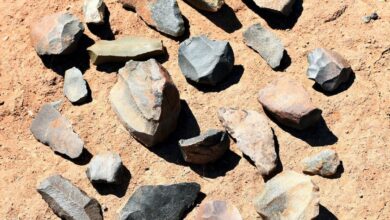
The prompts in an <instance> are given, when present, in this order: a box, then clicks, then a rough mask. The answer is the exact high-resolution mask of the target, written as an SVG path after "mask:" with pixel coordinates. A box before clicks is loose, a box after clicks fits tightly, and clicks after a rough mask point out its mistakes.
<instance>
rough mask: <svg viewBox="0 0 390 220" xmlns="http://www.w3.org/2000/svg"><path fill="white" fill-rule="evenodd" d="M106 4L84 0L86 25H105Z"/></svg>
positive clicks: (98, 0)
mask: <svg viewBox="0 0 390 220" xmlns="http://www.w3.org/2000/svg"><path fill="white" fill-rule="evenodd" d="M105 11H106V4H105V3H104V1H103V0H84V5H83V13H84V20H85V23H92V24H103V23H104V16H105Z"/></svg>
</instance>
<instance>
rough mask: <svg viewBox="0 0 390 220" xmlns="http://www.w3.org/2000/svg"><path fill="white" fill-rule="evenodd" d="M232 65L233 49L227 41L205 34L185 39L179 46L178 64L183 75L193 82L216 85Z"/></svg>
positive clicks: (228, 72)
mask: <svg viewBox="0 0 390 220" xmlns="http://www.w3.org/2000/svg"><path fill="white" fill-rule="evenodd" d="M233 65H234V54H233V49H232V47H231V46H230V44H229V42H227V41H215V40H209V39H208V38H207V37H206V36H200V37H193V38H190V39H187V40H185V41H184V42H183V43H181V44H180V47H179V66H180V69H181V72H182V73H183V74H184V76H185V77H186V78H187V79H189V80H191V81H194V82H197V83H199V84H206V85H216V84H217V83H219V82H220V81H222V80H223V79H225V78H226V77H227V76H228V75H229V74H230V72H231V70H232V68H233Z"/></svg>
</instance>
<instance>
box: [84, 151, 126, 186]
mask: <svg viewBox="0 0 390 220" xmlns="http://www.w3.org/2000/svg"><path fill="white" fill-rule="evenodd" d="M122 168H123V164H122V159H121V157H120V156H119V154H117V153H112V152H106V153H101V154H98V155H96V156H94V157H93V158H92V160H91V162H89V164H88V168H87V171H86V174H87V177H88V179H89V180H90V181H91V182H93V183H108V184H120V180H121V173H122Z"/></svg>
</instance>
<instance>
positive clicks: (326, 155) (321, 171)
mask: <svg viewBox="0 0 390 220" xmlns="http://www.w3.org/2000/svg"><path fill="white" fill-rule="evenodd" d="M340 163H341V162H340V159H339V157H338V155H337V153H336V151H334V150H323V151H321V152H320V153H319V154H316V155H314V156H312V157H307V158H305V159H304V160H303V161H302V164H303V172H304V173H307V174H313V175H320V176H325V177H330V176H333V175H335V174H336V172H337V168H338V167H339V166H340Z"/></svg>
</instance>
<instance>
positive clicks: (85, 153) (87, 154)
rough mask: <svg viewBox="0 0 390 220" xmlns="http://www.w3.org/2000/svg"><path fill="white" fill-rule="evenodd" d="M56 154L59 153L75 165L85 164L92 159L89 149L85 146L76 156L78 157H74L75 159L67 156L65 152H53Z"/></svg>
mask: <svg viewBox="0 0 390 220" xmlns="http://www.w3.org/2000/svg"><path fill="white" fill-rule="evenodd" d="M54 153H55V154H56V155H59V156H61V157H62V158H64V159H66V160H70V161H72V162H73V163H74V164H77V165H81V166H82V165H86V164H88V163H89V161H91V159H92V156H93V155H92V154H91V153H90V152H89V150H88V149H87V148H85V147H84V149H83V152H82V153H81V155H80V156H79V157H78V158H75V159H72V158H70V157H68V156H67V155H65V154H60V153H58V152H54Z"/></svg>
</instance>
